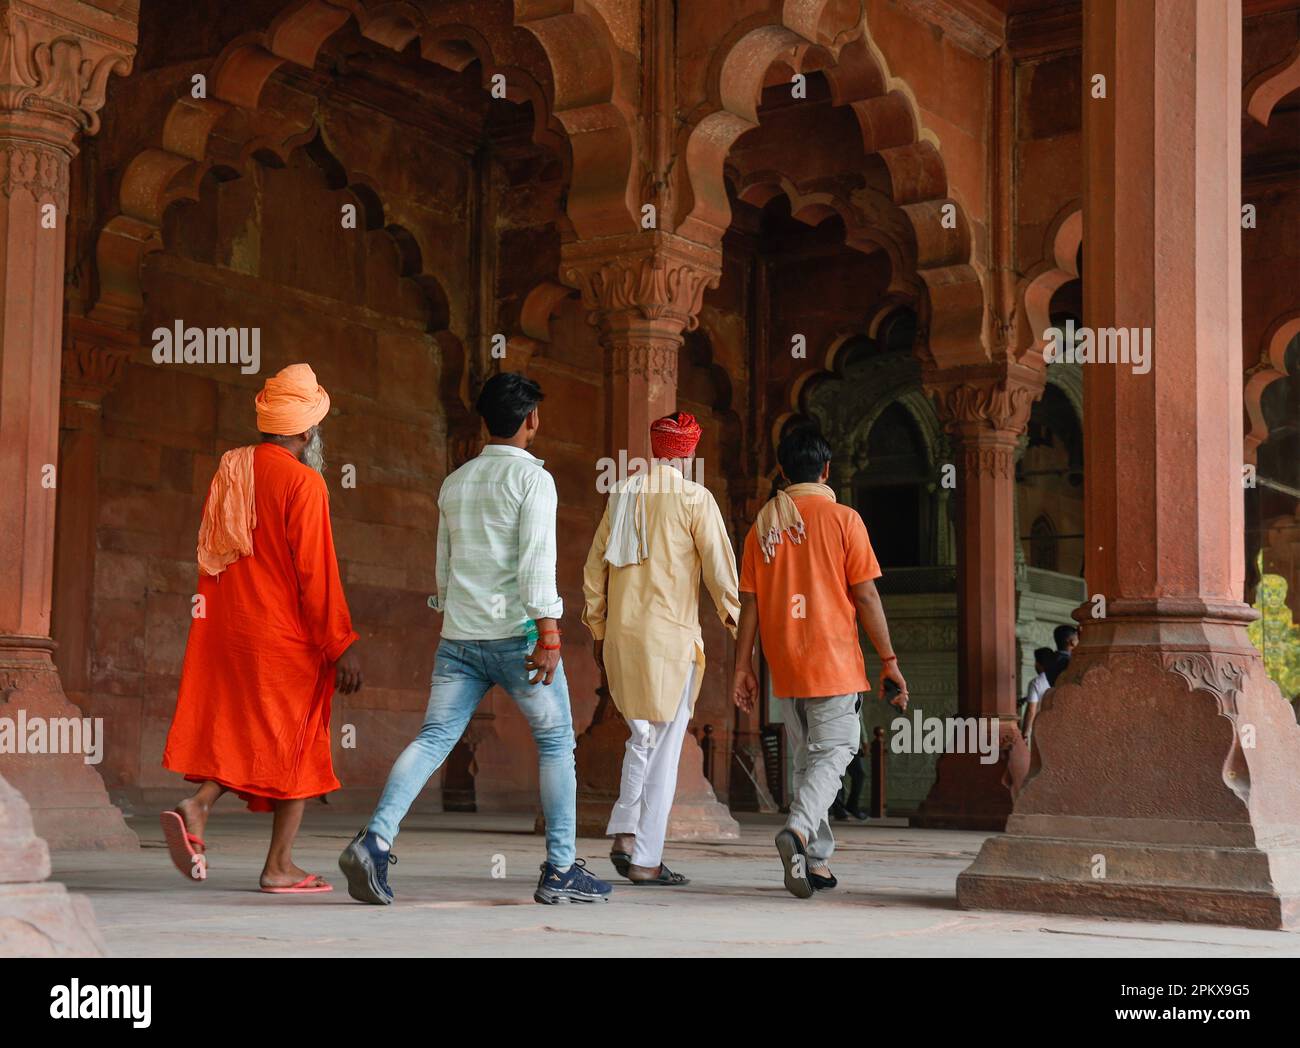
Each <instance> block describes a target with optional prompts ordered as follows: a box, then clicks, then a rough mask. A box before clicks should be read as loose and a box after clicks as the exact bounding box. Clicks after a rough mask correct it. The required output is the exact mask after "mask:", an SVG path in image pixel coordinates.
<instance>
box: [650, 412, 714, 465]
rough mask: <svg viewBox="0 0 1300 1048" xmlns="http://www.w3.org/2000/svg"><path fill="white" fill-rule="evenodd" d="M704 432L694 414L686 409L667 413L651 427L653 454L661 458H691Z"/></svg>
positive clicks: (651, 449) (651, 448)
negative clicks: (670, 413) (689, 413)
mask: <svg viewBox="0 0 1300 1048" xmlns="http://www.w3.org/2000/svg"><path fill="white" fill-rule="evenodd" d="M702 432H703V431H702V430H701V429H700V424H699V423H698V422H696V421H695V416H694V415H688V414H687V413H686V412H685V411H679V412H677V414H675V415H665V416H664V417H663V418H661V419H659V420H658V421H657V422H655V423H654V424H653V425H652V426H651V427H650V451H651V454H653V455H654V457H655V458H659V459H684V458H689V457H690V456H691V455H692V454H693V453H694V451H695V445H696V444H698V443H699V442H700V434H701V433H702Z"/></svg>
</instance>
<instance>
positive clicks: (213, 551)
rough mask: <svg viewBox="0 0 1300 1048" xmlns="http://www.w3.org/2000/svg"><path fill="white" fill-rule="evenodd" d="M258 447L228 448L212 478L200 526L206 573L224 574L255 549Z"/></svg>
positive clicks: (202, 567)
mask: <svg viewBox="0 0 1300 1048" xmlns="http://www.w3.org/2000/svg"><path fill="white" fill-rule="evenodd" d="M254 450H255V447H254V446H249V447H244V448H235V449H234V450H233V451H227V452H226V453H225V454H224V455H222V456H221V464H220V465H219V466H217V475H216V476H215V477H213V478H212V487H211V488H210V489H209V490H208V501H207V504H206V505H205V506H204V507H203V523H202V524H201V525H200V526H199V550H198V553H199V570H200V571H202V572H203V574H204V575H220V574H221V573H222V572H223V571H225V570H226V568H228V567H230V565H231V564H233V563H234V562H235V561H237V560H238V559H239V558H240V557H247V556H248V555H249V554H251V553H252V552H253V530H254V529H255V528H256V527H257V510H256V508H255V507H254V505H253V452H254Z"/></svg>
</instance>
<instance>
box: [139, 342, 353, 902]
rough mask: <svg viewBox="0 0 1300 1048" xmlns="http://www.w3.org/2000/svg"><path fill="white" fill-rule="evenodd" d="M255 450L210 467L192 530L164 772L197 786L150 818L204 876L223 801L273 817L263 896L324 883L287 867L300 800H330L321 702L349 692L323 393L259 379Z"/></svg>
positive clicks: (289, 377) (347, 626) (186, 867)
mask: <svg viewBox="0 0 1300 1048" xmlns="http://www.w3.org/2000/svg"><path fill="white" fill-rule="evenodd" d="M255 406H256V409H257V428H258V430H259V431H260V432H261V437H262V442H261V443H260V444H257V445H255V446H251V447H242V448H235V449H234V450H233V451H228V452H226V454H225V455H223V456H222V458H221V464H220V466H219V467H218V469H217V474H216V476H215V477H214V478H213V480H212V486H211V488H210V489H209V491H208V498H207V502H206V503H205V505H204V509H203V523H202V526H201V527H200V529H199V545H198V561H199V592H198V596H197V598H196V599H195V602H194V608H193V616H194V617H193V621H192V623H191V625H190V636H189V642H188V644H187V645H186V648H185V664H184V667H183V668H182V670H181V684H180V694H179V696H178V697H177V700H176V713H175V715H174V716H173V718H172V726H171V731H170V732H169V733H168V736H167V747H166V750H165V751H164V753H163V766H164V767H166V768H170V769H171V770H172V771H178V772H181V773H182V774H183V775H184V776H185V777H186V778H187V779H188V780H190V781H191V782H197V783H200V784H201V785H200V786H199V788H198V790H197V791H196V792H195V793H194V795H193V796H191V797H189V798H187V799H186V800H183V801H181V802H180V804H178V805H177V806H176V808H175V810H174V811H169V812H164V813H163V815H162V824H163V832H164V835H165V836H166V838H167V844H168V849H169V851H170V853H171V856H172V861H173V862H174V863H175V864H176V866H177V868H178V869H179V870H180V871H181V872H182V873H183V874H185V875H186V876H189V877H191V878H192V879H194V880H203V879H204V878H205V877H206V875H207V860H206V854H205V853H206V846H205V844H204V841H203V831H204V827H205V825H206V823H207V819H208V814H209V812H210V811H211V808H212V804H213V803H214V802H215V801H216V799H217V798H218V797H220V796H221V795H222V794H223V793H225V792H226V791H228V790H233V791H234V792H235V793H237V794H239V796H240V797H241V798H242V799H243V800H245V801H246V802H247V803H248V806H249V808H250V809H251V810H253V811H274V812H275V818H274V824H273V828H272V831H271V847H270V850H269V851H268V852H267V856H266V865H265V867H264V868H263V870H262V877H261V885H262V890H263V891H268V892H285V893H290V892H291V893H295V894H299V893H315V892H324V891H330V890H331V889H330V885H329V884H327V883H326V882H325V881H324V880H323V879H322V878H320V877H318V876H316V875H315V874H309V873H306V872H305V871H304V870H301V869H299V868H298V867H297V866H296V865H295V864H294V862H293V855H292V852H293V842H294V838H295V837H296V836H297V833H298V827H299V825H300V824H301V822H302V815H303V808H304V806H305V803H306V800H307V798H309V797H318V796H320V795H322V794H325V793H328V792H330V791H331V790H336V789H338V788H339V781H338V779H336V778H335V777H334V768H333V762H332V760H331V756H330V735H329V726H330V700H331V696H332V695H333V693H334V690H335V688H336V687H337V689H338V691H339V692H341V693H343V694H350V693H351V692H354V691H356V690H357V689H358V688H359V687H360V686H361V672H360V666H359V664H358V662H357V658H356V655H355V653H354V652H353V651H352V645H353V643H354V642H355V641H356V640H357V634H356V633H355V632H354V631H353V629H352V618H351V616H350V615H349V613H348V605H347V601H346V600H345V599H344V596H343V586H342V583H341V582H340V581H339V569H338V560H337V558H336V557H335V554H334V538H333V533H332V532H331V530H330V517H329V493H328V491H327V489H326V487H325V481H324V479H323V477H322V476H321V470H322V469H323V468H324V457H323V449H322V442H321V437H320V428H319V423H320V421H321V420H322V419H323V418H324V417H325V415H326V414H327V413H328V411H329V406H330V400H329V395H328V394H327V393H326V392H325V390H324V389H322V388H321V387H320V386H319V385H318V384H317V382H316V375H315V373H314V372H313V371H312V369H311V368H310V367H309V366H307V365H306V364H293V365H291V366H289V367H287V368H285V369H284V370H283V371H281V372H280V373H279V374H278V375H276V376H275V377H274V378H271V379H268V380H267V382H266V385H265V387H264V388H263V390H262V392H261V393H259V394H258V396H257V398H256V400H255Z"/></svg>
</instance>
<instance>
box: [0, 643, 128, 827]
mask: <svg viewBox="0 0 1300 1048" xmlns="http://www.w3.org/2000/svg"><path fill="white" fill-rule="evenodd" d="M50 647H52V643H51V642H50V641H49V640H47V639H44V638H31V637H4V638H0V693H2V694H3V695H4V701H3V702H0V717H8V718H11V719H13V720H14V722H15V731H16V729H17V727H18V721H19V714H20V711H21V713H22V714H23V715H24V720H25V721H26V723H27V724H29V725H30V724H32V723H33V719H34V718H42V719H43V721H44V722H45V724H46V725H47V726H48V725H51V724H55V723H58V722H65V721H72V720H81V719H82V712H81V710H80V709H79V708H78V707H77V706H75V705H74V704H73V703H72V702H70V701H69V699H68V697H67V696H66V695H65V694H64V692H63V685H62V683H61V682H60V681H59V674H58V671H57V670H55V668H54V663H53V662H52V661H51V660H50ZM0 775H2V776H4V778H6V779H7V780H8V781H9V782H10V783H11V784H12V785H13V786H14V787H15V788H16V789H17V790H18V791H19V792H20V793H21V794H22V795H23V797H24V798H25V799H26V801H27V804H28V806H29V807H30V808H31V817H32V822H33V824H34V825H35V828H36V834H37V836H39V837H43V838H44V839H45V841H46V843H47V844H48V845H49V846H50V847H51V848H55V849H70V850H71V849H75V850H80V849H98V850H117V849H132V848H138V847H139V846H140V841H139V839H138V838H137V837H136V835H135V834H134V833H133V832H132V831H131V830H130V829H129V828H128V827H127V825H126V822H125V821H124V820H123V818H122V813H121V812H120V811H119V810H118V809H117V808H116V807H114V806H113V804H112V802H111V801H109V799H108V791H107V790H106V789H105V788H104V781H103V779H101V778H100V777H99V773H98V772H97V771H96V770H95V767H94V765H91V764H87V763H86V761H85V755H84V754H83V753H0Z"/></svg>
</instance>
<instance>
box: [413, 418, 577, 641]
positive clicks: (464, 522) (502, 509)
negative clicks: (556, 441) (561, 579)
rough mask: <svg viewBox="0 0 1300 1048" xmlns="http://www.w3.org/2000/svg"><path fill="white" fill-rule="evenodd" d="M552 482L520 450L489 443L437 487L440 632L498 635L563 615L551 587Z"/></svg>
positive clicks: (482, 637)
mask: <svg viewBox="0 0 1300 1048" xmlns="http://www.w3.org/2000/svg"><path fill="white" fill-rule="evenodd" d="M557 502H558V500H557V498H556V494H555V481H554V480H553V479H551V475H550V474H549V473H547V472H546V470H545V469H543V468H542V460H541V459H539V458H536V457H535V456H533V455H530V454H529V453H528V452H527V451H524V450H523V449H522V448H515V447H511V446H509V445H506V444H489V445H487V446H486V447H485V448H484V449H483V450H482V451H481V452H480V453H479V455H478V457H477V458H474V459H471V460H470V461H469V462H467V463H465V465H463V466H461V467H460V469H458V470H456V471H455V472H454V473H452V474H451V476H449V477H448V478H447V479H446V480H445V481H444V482H443V485H442V491H441V492H439V493H438V562H437V568H436V571H435V574H436V577H437V584H438V595H437V598H436V602H435V604H434V606H435V607H436V608H437V609H438V610H439V611H441V612H442V613H443V615H444V618H443V622H442V635H443V636H444V637H446V638H447V639H449V640H500V639H503V638H505V637H518V636H520V635H522V634H523V633H524V632H526V630H527V628H528V620H529V619H530V618H531V619H558V618H560V616H562V615H563V614H564V603H563V602H562V601H561V600H560V594H559V591H558V590H557V589H556V585H555V509H556V504H557Z"/></svg>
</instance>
